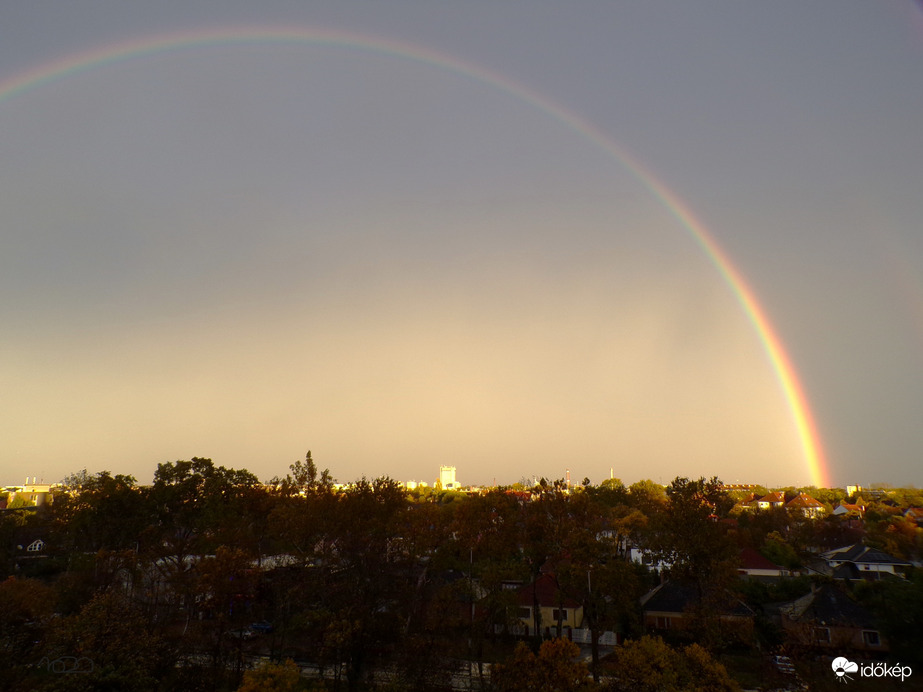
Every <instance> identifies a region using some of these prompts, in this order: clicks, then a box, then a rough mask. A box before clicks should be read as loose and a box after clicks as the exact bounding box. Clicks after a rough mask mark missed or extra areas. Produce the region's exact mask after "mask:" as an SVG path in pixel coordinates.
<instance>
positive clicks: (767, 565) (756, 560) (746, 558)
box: [737, 548, 792, 580]
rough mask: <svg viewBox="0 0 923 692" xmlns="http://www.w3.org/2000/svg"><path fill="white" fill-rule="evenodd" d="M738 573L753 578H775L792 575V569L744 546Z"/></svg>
mask: <svg viewBox="0 0 923 692" xmlns="http://www.w3.org/2000/svg"><path fill="white" fill-rule="evenodd" d="M737 574H739V575H740V576H742V577H749V578H751V579H753V578H756V579H761V580H774V579H779V578H781V577H788V576H791V574H792V573H791V570H788V569H786V568H785V567H781V566H780V565H777V564H775V563H774V562H772V561H771V560H769V559H767V558H765V557H763V556H762V555H760V554H759V553H758V552H757V551H756V550H754V549H753V548H742V549H741V551H740V566H739V567H738V568H737Z"/></svg>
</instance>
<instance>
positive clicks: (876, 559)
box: [821, 543, 912, 581]
mask: <svg viewBox="0 0 923 692" xmlns="http://www.w3.org/2000/svg"><path fill="white" fill-rule="evenodd" d="M821 557H822V558H823V559H824V560H825V561H826V563H827V566H828V569H829V570H830V573H831V575H832V576H833V578H834V579H847V580H851V581H854V580H857V579H871V580H877V579H881V578H883V577H887V576H903V573H904V571H905V570H907V569H909V568H910V567H911V566H912V565H911V564H910V563H909V562H907V560H902V559H900V558H898V557H892V556H891V555H888V554H887V553H885V552H883V551H881V550H877V549H876V548H869V547H867V546H864V545H862V544H861V543H856V544H855V545H850V546H846V547H845V548H836V549H834V550H828V551H827V552H826V553H822V554H821Z"/></svg>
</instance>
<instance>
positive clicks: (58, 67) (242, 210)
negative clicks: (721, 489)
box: [0, 0, 923, 486]
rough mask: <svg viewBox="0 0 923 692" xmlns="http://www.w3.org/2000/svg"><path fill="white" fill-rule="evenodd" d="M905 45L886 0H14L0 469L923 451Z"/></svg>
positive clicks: (1, 121) (525, 465) (468, 477)
mask: <svg viewBox="0 0 923 692" xmlns="http://www.w3.org/2000/svg"><path fill="white" fill-rule="evenodd" d="M921 58H923V13H921V11H920V9H919V7H918V6H917V5H915V4H914V3H909V2H908V3H902V2H882V3H877V4H876V5H875V6H868V5H866V4H863V3H859V2H836V3H834V2H832V1H831V2H822V3H819V4H817V5H812V6H811V7H804V6H803V5H802V4H800V3H796V2H780V3H774V4H772V5H771V6H755V5H754V6H750V5H748V6H740V5H739V4H736V3H730V2H705V3H701V4H699V5H697V6H696V7H695V8H691V7H688V6H687V5H684V4H683V3H679V2H656V1H655V2H650V3H645V4H644V5H643V6H636V5H633V4H628V3H612V4H607V5H597V4H586V5H580V4H578V5H576V6H571V7H568V8H563V7H560V6H558V5H557V4H556V3H547V4H546V3H542V2H536V3H528V4H526V3H517V2H513V3H508V4H504V5H503V6H495V5H494V4H488V3H465V4H458V5H448V6H445V5H441V4H440V5H436V4H429V3H419V2H395V3H389V4H388V5H387V7H379V6H375V5H369V4H364V3H354V2H342V3H334V2H329V3H312V4H310V5H309V6H302V5H299V4H292V3H288V2H274V1H270V2H266V3H260V4H259V5H258V6H256V5H253V4H252V3H234V2H232V3H227V2H222V3H212V2H192V3H188V4H184V5H183V6H176V7H173V6H171V7H158V6H147V7H132V8H128V7H125V6H121V5H113V4H112V3H109V2H102V1H99V2H97V1H95V0H93V1H87V0H77V1H76V2H68V3H64V2H51V3H43V4H42V5H23V6H19V5H12V6H6V7H4V8H2V9H0V181H2V184H0V223H2V228H3V232H2V234H0V325H2V327H3V328H2V331H0V385H2V390H3V392H4V397H3V398H2V404H0V439H2V440H3V445H2V446H0V472H2V473H0V475H2V478H0V482H2V483H3V484H11V483H18V482H20V481H21V480H22V478H24V477H25V476H26V475H28V476H29V477H32V476H36V477H43V478H45V480H46V481H48V482H53V481H56V480H60V479H61V478H63V477H64V476H65V475H67V474H69V473H72V472H75V471H78V470H80V469H82V468H87V469H88V470H89V471H90V472H95V471H99V470H104V469H105V470H110V471H112V472H113V473H130V474H133V475H135V476H137V477H138V478H139V480H140V481H141V482H148V481H149V480H150V478H151V476H152V475H153V472H154V470H155V468H156V465H157V463H161V462H165V461H175V460H177V459H188V458H191V457H193V456H204V457H209V458H212V459H213V460H214V461H215V463H216V464H219V465H223V466H227V467H234V468H247V469H249V470H251V471H252V472H254V473H255V474H256V475H257V476H259V477H260V478H261V479H263V480H266V479H268V478H270V477H272V476H275V475H284V473H285V472H286V471H287V468H288V465H289V464H290V463H292V462H294V461H295V460H296V459H299V458H303V456H304V453H305V451H306V450H308V449H311V450H312V452H313V454H314V458H315V460H316V461H317V463H318V465H319V466H320V467H322V468H325V467H329V468H330V470H331V472H332V473H333V475H334V476H335V477H337V478H338V479H339V480H340V481H351V480H354V479H355V478H357V477H359V476H361V475H366V476H370V477H375V476H379V475H389V476H392V477H394V478H396V479H398V480H402V481H404V480H411V479H413V480H424V481H427V482H432V480H434V479H435V477H436V475H437V474H438V468H439V466H441V465H450V466H456V467H457V468H458V474H459V480H460V481H461V482H462V483H464V484H466V485H467V484H482V485H483V484H489V483H491V482H492V481H493V479H494V478H496V479H497V482H499V483H501V484H509V483H514V482H516V481H518V480H519V479H520V478H521V477H524V476H525V477H529V476H532V475H536V476H545V477H548V478H560V477H563V476H564V473H565V469H567V468H570V469H571V476H572V479H574V478H579V479H582V478H583V477H584V476H587V477H589V478H590V479H591V480H593V481H594V482H599V481H601V480H603V479H605V478H608V477H609V469H610V467H611V468H613V470H614V474H615V476H617V477H619V478H622V479H623V480H624V481H626V482H627V483H631V482H634V481H636V480H639V479H644V478H650V479H653V480H656V481H659V482H663V483H668V482H669V480H671V479H672V478H673V477H674V476H677V475H680V476H687V477H698V476H700V475H705V476H712V475H718V476H719V477H721V478H722V479H723V480H725V481H726V482H737V481H739V482H748V483H760V484H764V485H775V486H778V485H807V484H810V483H812V482H818V481H823V482H829V483H830V484H831V485H835V486H842V485H845V484H847V483H852V484H855V483H859V484H863V485H868V484H872V483H877V482H884V483H891V484H893V485H919V484H920V483H921V481H923V478H921V464H920V456H921V452H923V427H921V426H919V424H918V418H919V416H918V414H917V412H918V411H919V410H923V367H921V355H923V235H921V234H920V232H919V229H920V219H921V218H923V213H921V212H923V200H921V196H920V195H919V181H920V180H923V138H921V137H920V136H919V132H918V130H919V128H918V120H919V117H918V116H919V113H921V112H923V75H921V74H920V70H918V69H917V68H918V66H919V64H920V59H921ZM430 476H432V478H430ZM17 479H19V480H17Z"/></svg>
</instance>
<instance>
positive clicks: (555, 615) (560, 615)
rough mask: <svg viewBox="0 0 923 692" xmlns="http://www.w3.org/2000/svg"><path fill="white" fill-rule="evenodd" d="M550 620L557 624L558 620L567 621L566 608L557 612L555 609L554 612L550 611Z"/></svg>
mask: <svg viewBox="0 0 923 692" xmlns="http://www.w3.org/2000/svg"><path fill="white" fill-rule="evenodd" d="M551 619H552V620H554V621H555V622H557V621H558V620H566V619H567V608H564V609H563V610H558V609H557V608H555V609H554V610H552V611H551Z"/></svg>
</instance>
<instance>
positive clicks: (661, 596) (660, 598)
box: [641, 581, 754, 617]
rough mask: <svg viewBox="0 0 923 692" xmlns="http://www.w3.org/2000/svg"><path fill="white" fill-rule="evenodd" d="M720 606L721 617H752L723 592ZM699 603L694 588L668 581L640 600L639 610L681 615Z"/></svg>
mask: <svg viewBox="0 0 923 692" xmlns="http://www.w3.org/2000/svg"><path fill="white" fill-rule="evenodd" d="M723 601H724V602H723V603H722V605H721V608H720V610H721V614H722V615H739V616H745V617H749V616H753V615H754V612H753V611H752V610H751V609H750V608H749V607H747V605H746V604H745V603H744V602H743V601H741V600H740V599H739V598H736V597H734V596H732V595H731V594H730V593H729V592H725V594H724V598H723ZM698 602H699V591H698V589H696V588H695V587H694V586H691V585H687V584H680V583H679V582H675V581H668V582H665V583H663V584H661V585H660V586H658V587H657V588H655V589H654V590H653V591H650V592H648V593H647V594H646V595H645V596H644V597H643V598H642V599H641V609H642V610H644V611H645V612H650V611H656V612H662V613H682V612H684V611H686V610H688V609H689V608H691V607H693V606H695V605H696V604H697V603H698Z"/></svg>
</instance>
